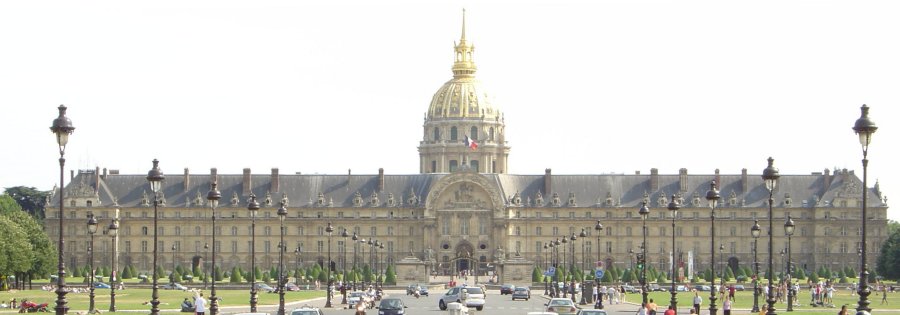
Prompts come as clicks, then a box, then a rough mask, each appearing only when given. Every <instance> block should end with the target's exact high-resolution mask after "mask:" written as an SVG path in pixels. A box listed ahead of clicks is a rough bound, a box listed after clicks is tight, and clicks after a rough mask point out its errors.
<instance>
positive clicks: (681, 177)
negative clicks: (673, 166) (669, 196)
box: [678, 167, 688, 192]
mask: <svg viewBox="0 0 900 315" xmlns="http://www.w3.org/2000/svg"><path fill="white" fill-rule="evenodd" d="M687 174H688V173H687V169H686V168H683V167H682V168H681V169H679V170H678V183H679V186H680V187H679V189H681V192H687V188H688V187H687V186H688V182H687Z"/></svg>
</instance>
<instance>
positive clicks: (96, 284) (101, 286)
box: [94, 282, 109, 289]
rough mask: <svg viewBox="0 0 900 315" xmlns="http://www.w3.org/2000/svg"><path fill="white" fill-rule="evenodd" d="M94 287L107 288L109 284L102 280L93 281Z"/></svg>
mask: <svg viewBox="0 0 900 315" xmlns="http://www.w3.org/2000/svg"><path fill="white" fill-rule="evenodd" d="M94 289H109V285H108V284H106V283H103V282H94Z"/></svg>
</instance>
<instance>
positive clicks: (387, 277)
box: [384, 265, 397, 285]
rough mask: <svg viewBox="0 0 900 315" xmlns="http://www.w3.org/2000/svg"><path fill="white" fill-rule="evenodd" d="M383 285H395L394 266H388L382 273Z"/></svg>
mask: <svg viewBox="0 0 900 315" xmlns="http://www.w3.org/2000/svg"><path fill="white" fill-rule="evenodd" d="M384 283H385V284H390V285H396V284H397V273H396V272H394V265H388V266H387V268H385V271H384Z"/></svg>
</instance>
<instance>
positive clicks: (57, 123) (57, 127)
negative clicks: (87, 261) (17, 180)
mask: <svg viewBox="0 0 900 315" xmlns="http://www.w3.org/2000/svg"><path fill="white" fill-rule="evenodd" d="M50 131H52V132H53V133H54V134H56V144H58V145H59V215H58V216H57V218H59V232H58V236H59V240H58V241H57V244H56V249H57V252H58V253H57V259H56V261H57V264H56V269H57V271H56V307H55V308H54V310H56V315H63V314H66V313H68V312H69V306H68V304H69V302H68V301H66V292H67V291H66V263H65V262H64V261H63V249H65V246H64V245H65V240H64V239H63V218H65V215H63V213H64V211H63V209H64V205H63V201H64V199H65V198H63V197H64V196H65V186H64V185H65V182H64V181H63V180H64V176H65V166H66V158H65V155H66V144H68V143H69V135H71V134H72V132H74V131H75V126H73V125H72V120H71V119H69V117H66V106H65V105H59V117H56V119H54V120H53V125H51V127H50Z"/></svg>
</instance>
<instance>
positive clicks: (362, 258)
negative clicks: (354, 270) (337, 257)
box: [359, 238, 370, 289]
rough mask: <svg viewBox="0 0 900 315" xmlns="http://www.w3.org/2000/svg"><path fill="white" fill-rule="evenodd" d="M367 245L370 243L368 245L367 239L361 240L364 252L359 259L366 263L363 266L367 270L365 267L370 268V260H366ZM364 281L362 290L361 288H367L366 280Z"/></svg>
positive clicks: (361, 286) (361, 247) (360, 245)
mask: <svg viewBox="0 0 900 315" xmlns="http://www.w3.org/2000/svg"><path fill="white" fill-rule="evenodd" d="M367 244H368V243H366V239H365V238H360V239H359V248H360V251H362V253H361V254H360V255H359V259H360V261H361V262H365V263H364V264H362V265H363V269H365V266H368V265H369V262H370V261H369V259H368V258H366V245H367ZM362 280H363V281H362V282H361V283H360V288H361V289H365V288H366V279H365V278H363V279H362Z"/></svg>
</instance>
